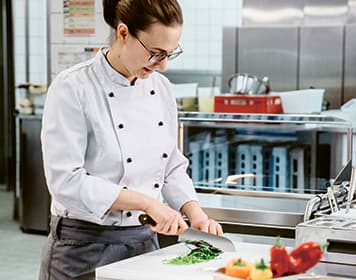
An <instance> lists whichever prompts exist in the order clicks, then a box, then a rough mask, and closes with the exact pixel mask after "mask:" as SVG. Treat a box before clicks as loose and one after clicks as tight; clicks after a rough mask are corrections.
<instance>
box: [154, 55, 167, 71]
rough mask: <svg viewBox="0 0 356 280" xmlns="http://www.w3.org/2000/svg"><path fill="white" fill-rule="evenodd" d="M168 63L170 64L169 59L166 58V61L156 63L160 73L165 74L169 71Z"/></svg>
mask: <svg viewBox="0 0 356 280" xmlns="http://www.w3.org/2000/svg"><path fill="white" fill-rule="evenodd" d="M167 63H168V58H167V57H166V58H165V59H163V60H161V61H158V62H157V63H156V66H157V67H158V69H159V71H161V72H164V71H166V70H167Z"/></svg>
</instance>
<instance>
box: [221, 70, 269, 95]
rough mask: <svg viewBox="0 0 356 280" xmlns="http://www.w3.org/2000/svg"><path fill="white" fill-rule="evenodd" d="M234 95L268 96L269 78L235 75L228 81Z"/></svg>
mask: <svg viewBox="0 0 356 280" xmlns="http://www.w3.org/2000/svg"><path fill="white" fill-rule="evenodd" d="M228 85H229V88H230V92H231V93H232V94H244V95H260V94H268V92H269V91H270V87H269V78H268V77H264V78H262V79H259V78H258V77H257V76H254V75H251V74H246V73H245V74H239V73H237V74H234V75H233V76H231V77H230V78H229V80H228Z"/></svg>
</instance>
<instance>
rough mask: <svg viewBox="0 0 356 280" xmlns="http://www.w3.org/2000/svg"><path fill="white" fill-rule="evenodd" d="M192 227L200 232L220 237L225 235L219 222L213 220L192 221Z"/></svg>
mask: <svg viewBox="0 0 356 280" xmlns="http://www.w3.org/2000/svg"><path fill="white" fill-rule="evenodd" d="M191 227H192V228H194V229H197V230H200V231H204V232H208V233H212V234H216V235H220V236H221V235H223V234H224V233H223V230H222V227H221V225H220V224H219V223H218V222H217V221H215V220H212V219H203V220H200V221H191Z"/></svg>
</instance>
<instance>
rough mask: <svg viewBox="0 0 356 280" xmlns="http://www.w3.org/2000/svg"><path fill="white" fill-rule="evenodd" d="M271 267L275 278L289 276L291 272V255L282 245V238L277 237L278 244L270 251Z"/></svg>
mask: <svg viewBox="0 0 356 280" xmlns="http://www.w3.org/2000/svg"><path fill="white" fill-rule="evenodd" d="M270 256H271V260H270V266H271V270H272V272H273V277H274V278H276V277H281V276H283V275H288V271H289V262H290V259H289V254H288V252H287V249H286V247H285V246H284V245H283V244H282V242H281V239H280V237H279V236H278V237H277V240H276V243H275V244H274V246H272V247H271V249H270Z"/></svg>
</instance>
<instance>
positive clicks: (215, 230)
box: [209, 221, 224, 236]
mask: <svg viewBox="0 0 356 280" xmlns="http://www.w3.org/2000/svg"><path fill="white" fill-rule="evenodd" d="M209 233H212V234H216V235H219V236H222V235H223V234H224V232H223V230H222V227H221V225H220V224H219V223H217V222H215V221H211V222H210V224H209Z"/></svg>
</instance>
